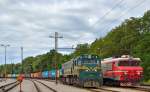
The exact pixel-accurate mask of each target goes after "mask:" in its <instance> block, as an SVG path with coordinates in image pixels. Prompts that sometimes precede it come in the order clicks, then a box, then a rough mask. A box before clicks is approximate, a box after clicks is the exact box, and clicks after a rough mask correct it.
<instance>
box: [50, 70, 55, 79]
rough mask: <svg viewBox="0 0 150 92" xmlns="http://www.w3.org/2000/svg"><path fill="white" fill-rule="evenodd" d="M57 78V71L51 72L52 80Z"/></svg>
mask: <svg viewBox="0 0 150 92" xmlns="http://www.w3.org/2000/svg"><path fill="white" fill-rule="evenodd" d="M55 76H56V70H51V71H50V78H51V79H55Z"/></svg>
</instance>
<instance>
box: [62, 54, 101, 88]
mask: <svg viewBox="0 0 150 92" xmlns="http://www.w3.org/2000/svg"><path fill="white" fill-rule="evenodd" d="M62 71H63V77H62V81H63V83H66V84H73V85H79V86H81V87H99V86H101V85H102V72H101V60H100V58H99V57H98V56H97V55H81V56H79V57H76V58H74V59H71V60H70V61H68V62H66V63H64V64H62Z"/></svg>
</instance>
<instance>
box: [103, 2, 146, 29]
mask: <svg viewBox="0 0 150 92" xmlns="http://www.w3.org/2000/svg"><path fill="white" fill-rule="evenodd" d="M145 1H146V0H141V1H140V2H137V4H136V5H135V6H133V7H131V8H129V9H127V10H126V11H124V12H123V13H121V14H120V16H118V17H117V18H115V19H114V20H113V21H111V23H112V22H115V21H118V20H119V19H120V18H121V17H123V16H124V15H125V14H126V13H127V12H129V11H132V10H134V9H136V8H137V7H139V6H140V5H142V4H143V3H144V2H145ZM111 23H108V25H106V24H105V27H103V28H104V29H106V30H109V27H108V26H110V24H111Z"/></svg>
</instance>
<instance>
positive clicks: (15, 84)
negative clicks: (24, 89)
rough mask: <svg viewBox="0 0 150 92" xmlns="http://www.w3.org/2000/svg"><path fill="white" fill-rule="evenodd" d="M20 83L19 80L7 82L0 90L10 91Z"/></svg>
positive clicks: (1, 91) (2, 91)
mask: <svg viewBox="0 0 150 92" xmlns="http://www.w3.org/2000/svg"><path fill="white" fill-rule="evenodd" d="M18 85H19V82H17V81H15V82H12V83H8V84H5V85H3V86H1V87H0V92H8V91H10V90H12V89H13V88H15V87H16V86H18Z"/></svg>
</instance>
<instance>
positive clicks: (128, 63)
mask: <svg viewBox="0 0 150 92" xmlns="http://www.w3.org/2000/svg"><path fill="white" fill-rule="evenodd" d="M118 66H139V61H136V60H124V61H119V62H118Z"/></svg>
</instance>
